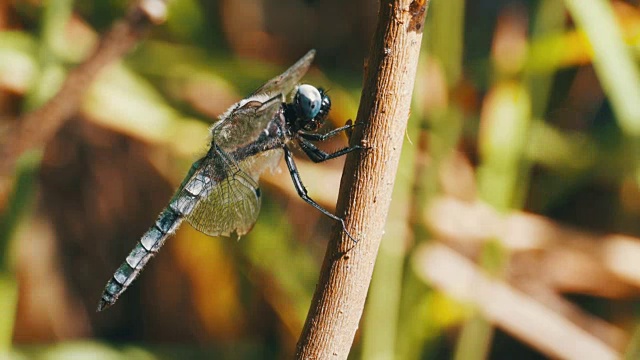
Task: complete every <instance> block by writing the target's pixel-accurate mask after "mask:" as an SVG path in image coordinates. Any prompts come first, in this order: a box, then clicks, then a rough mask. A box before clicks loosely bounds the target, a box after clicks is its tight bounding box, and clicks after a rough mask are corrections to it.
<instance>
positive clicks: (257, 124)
mask: <svg viewBox="0 0 640 360" xmlns="http://www.w3.org/2000/svg"><path fill="white" fill-rule="evenodd" d="M281 109H282V97H281V96H275V97H272V98H270V99H267V100H266V101H264V102H262V101H259V100H250V101H247V102H244V103H243V102H240V103H238V105H236V106H235V108H233V109H232V110H231V111H230V112H229V114H228V115H226V116H224V117H223V120H220V121H219V122H217V123H216V124H214V125H213V128H212V129H211V132H212V134H213V142H214V143H216V144H217V145H218V146H220V147H221V148H222V149H224V150H225V151H227V152H232V151H234V150H237V149H238V148H240V147H242V146H245V145H247V144H249V143H251V142H254V141H256V139H258V137H259V136H260V134H261V133H262V132H263V131H264V129H266V127H267V126H268V124H269V122H271V121H272V120H273V119H274V118H275V117H276V116H277V115H278V113H279V111H280V110H281Z"/></svg>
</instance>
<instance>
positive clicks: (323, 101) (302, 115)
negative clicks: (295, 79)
mask: <svg viewBox="0 0 640 360" xmlns="http://www.w3.org/2000/svg"><path fill="white" fill-rule="evenodd" d="M293 105H294V107H295V110H296V113H297V115H298V124H296V125H297V128H299V129H304V130H307V131H315V130H317V129H319V128H320V127H321V126H322V125H323V124H324V121H325V119H326V118H327V115H329V110H330V109H331V100H330V99H329V96H328V95H327V94H326V92H325V91H324V90H323V89H322V88H316V87H315V86H311V85H308V84H302V85H300V86H298V91H296V95H295V97H294V99H293Z"/></svg>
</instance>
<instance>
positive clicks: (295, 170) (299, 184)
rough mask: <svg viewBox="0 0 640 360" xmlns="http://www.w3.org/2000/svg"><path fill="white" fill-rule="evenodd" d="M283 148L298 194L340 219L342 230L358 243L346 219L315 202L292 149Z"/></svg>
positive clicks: (332, 216)
mask: <svg viewBox="0 0 640 360" xmlns="http://www.w3.org/2000/svg"><path fill="white" fill-rule="evenodd" d="M283 149H284V160H285V162H286V163H287V168H288V169H289V174H290V175H291V179H292V180H293V186H294V187H295V188H296V191H297V192H298V196H300V198H302V200H304V201H305V202H306V203H307V204H309V205H311V206H313V207H314V208H316V209H318V210H319V211H320V212H321V213H323V214H325V215H326V216H328V217H330V218H332V219H333V220H336V221H339V222H340V224H342V230H344V232H345V233H346V234H347V236H349V238H350V239H351V240H352V241H353V242H354V243H357V242H358V240H356V239H355V238H354V237H353V236H351V233H349V231H348V230H347V228H346V226H345V224H344V220H343V219H342V218H340V217H338V216H336V215H334V214H332V213H331V212H329V211H328V210H327V209H325V208H323V207H322V206H321V205H320V204H318V203H317V202H315V200H313V199H312V198H310V197H309V195H308V194H307V189H306V188H305V187H304V184H302V179H301V178H300V173H299V172H298V167H297V166H296V163H295V162H294V161H293V154H291V150H289V148H288V147H286V146H283Z"/></svg>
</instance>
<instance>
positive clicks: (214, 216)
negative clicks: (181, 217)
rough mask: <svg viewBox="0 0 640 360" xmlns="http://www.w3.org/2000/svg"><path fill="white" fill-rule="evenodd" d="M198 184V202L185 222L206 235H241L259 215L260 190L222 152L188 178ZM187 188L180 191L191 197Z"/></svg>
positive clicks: (247, 174)
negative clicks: (234, 233)
mask: <svg viewBox="0 0 640 360" xmlns="http://www.w3.org/2000/svg"><path fill="white" fill-rule="evenodd" d="M192 179H202V180H201V181H198V182H197V184H198V186H201V187H202V189H199V190H200V191H199V193H200V196H199V201H197V202H196V203H195V205H194V207H193V209H192V210H191V211H190V212H189V213H188V214H186V218H187V221H189V223H190V224H191V225H192V226H193V227H194V228H196V229H197V230H198V231H201V232H203V233H205V234H207V235H211V236H217V235H226V236H229V235H231V233H232V232H234V231H235V232H236V233H237V234H238V235H244V234H246V233H248V232H249V230H251V228H252V227H253V224H254V223H255V222H256V219H257V218H258V213H259V212H260V201H261V197H260V190H259V188H258V184H257V182H256V180H254V179H253V178H252V176H251V175H250V174H249V173H247V172H245V171H243V170H242V169H241V168H240V167H239V166H238V165H237V164H236V163H235V162H233V161H231V159H229V158H228V155H226V154H224V153H222V152H215V153H214V156H212V157H209V158H207V159H206V160H205V161H204V162H203V164H202V165H201V167H200V169H198V170H197V171H196V173H195V174H194V175H193V176H192ZM188 186H189V185H188V184H187V186H185V188H184V189H183V190H182V191H181V193H182V192H185V191H186V192H188V193H191V192H192V191H191V190H190V189H188Z"/></svg>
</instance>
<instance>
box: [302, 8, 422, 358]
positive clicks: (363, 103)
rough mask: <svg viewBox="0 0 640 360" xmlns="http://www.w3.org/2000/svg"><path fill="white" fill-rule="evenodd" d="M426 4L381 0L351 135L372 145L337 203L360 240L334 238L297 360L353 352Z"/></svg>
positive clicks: (352, 162) (348, 170)
mask: <svg viewBox="0 0 640 360" xmlns="http://www.w3.org/2000/svg"><path fill="white" fill-rule="evenodd" d="M427 8H428V1H426V0H421V1H418V0H414V1H411V0H381V1H380V9H379V12H378V17H379V18H378V25H377V29H376V32H375V34H374V39H373V43H372V46H371V49H370V53H369V58H368V61H367V64H366V65H365V80H364V87H363V91H362V96H361V99H360V108H359V110H358V117H357V121H356V123H360V124H363V126H362V128H363V133H362V135H361V136H358V135H359V134H358V133H354V136H353V138H352V142H353V143H358V144H362V145H364V146H367V147H368V149H367V150H363V151H360V152H359V153H357V154H354V155H352V156H349V157H348V158H347V163H346V167H345V172H344V174H343V177H342V183H341V189H340V190H341V191H340V198H339V200H338V214H344V215H345V219H346V220H345V222H346V227H347V229H349V230H350V232H351V233H352V234H353V235H354V236H355V237H356V238H357V239H358V240H359V242H358V243H357V244H354V243H353V242H352V241H351V240H350V239H349V238H348V237H347V236H346V235H345V234H341V235H340V234H339V233H338V232H337V231H336V232H335V233H334V236H332V239H331V241H330V242H329V245H328V249H327V252H326V255H325V258H324V263H323V265H322V269H321V273H320V279H319V281H318V285H317V288H316V291H315V294H314V296H313V300H312V303H311V307H310V309H309V314H308V316H307V320H306V323H305V326H304V329H303V331H302V334H301V337H300V339H299V341H298V346H297V351H296V358H298V359H328V358H331V359H346V358H347V355H348V354H349V349H350V348H351V344H352V343H353V339H354V336H355V333H356V330H357V328H358V323H359V321H360V317H361V315H362V311H363V308H364V303H365V299H366V296H367V291H368V289H369V283H370V281H371V275H372V273H373V266H374V264H375V261H376V255H377V252H378V246H379V245H380V240H381V238H382V234H383V232H384V225H385V221H386V218H387V213H388V211H389V205H390V202H391V192H392V189H393V184H394V181H395V176H396V171H397V168H398V162H399V158H400V151H401V149H402V143H403V140H404V134H405V130H406V126H407V120H408V118H409V106H410V103H411V95H412V92H413V84H414V80H415V74H416V67H417V63H418V56H419V54H420V45H421V42H422V29H423V25H424V19H425V17H426V13H427ZM352 154H353V153H352ZM338 229H340V227H339V226H338V227H337V228H336V230H338ZM340 236H341V237H340Z"/></svg>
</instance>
